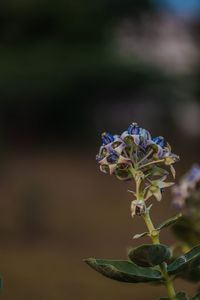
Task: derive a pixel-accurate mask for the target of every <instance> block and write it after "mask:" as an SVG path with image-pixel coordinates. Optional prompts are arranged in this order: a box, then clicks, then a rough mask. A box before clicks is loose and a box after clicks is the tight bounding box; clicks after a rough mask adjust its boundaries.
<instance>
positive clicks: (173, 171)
mask: <svg viewBox="0 0 200 300" xmlns="http://www.w3.org/2000/svg"><path fill="white" fill-rule="evenodd" d="M170 170H171V173H172V176H173V177H174V178H176V170H175V168H174V166H173V165H170Z"/></svg>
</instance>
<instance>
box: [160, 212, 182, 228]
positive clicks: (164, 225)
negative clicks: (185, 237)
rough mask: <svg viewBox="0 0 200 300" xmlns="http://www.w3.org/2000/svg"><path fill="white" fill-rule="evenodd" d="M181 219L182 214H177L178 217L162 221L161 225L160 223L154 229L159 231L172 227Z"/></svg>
mask: <svg viewBox="0 0 200 300" xmlns="http://www.w3.org/2000/svg"><path fill="white" fill-rule="evenodd" d="M181 217H182V214H178V215H176V216H174V217H172V218H170V219H168V220H166V221H164V222H163V223H161V224H160V225H159V226H158V227H157V228H156V229H157V230H161V229H164V228H166V227H169V226H171V225H174V224H175V223H176V222H177V221H178V220H179V219H180V218H181Z"/></svg>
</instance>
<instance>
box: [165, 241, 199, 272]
mask: <svg viewBox="0 0 200 300" xmlns="http://www.w3.org/2000/svg"><path fill="white" fill-rule="evenodd" d="M194 265H195V266H196V267H198V266H199V265H200V245H198V246H196V247H194V248H193V249H192V250H191V251H189V252H187V253H186V254H185V255H182V256H179V257H177V258H176V259H175V260H174V261H173V262H172V263H171V264H170V265H169V266H168V272H169V274H175V275H179V274H180V275H181V273H182V274H183V273H184V272H186V271H187V270H190V269H191V268H192V267H194Z"/></svg>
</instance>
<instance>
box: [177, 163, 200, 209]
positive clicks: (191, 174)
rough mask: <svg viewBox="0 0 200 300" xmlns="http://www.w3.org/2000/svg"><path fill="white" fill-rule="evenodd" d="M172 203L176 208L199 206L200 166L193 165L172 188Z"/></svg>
mask: <svg viewBox="0 0 200 300" xmlns="http://www.w3.org/2000/svg"><path fill="white" fill-rule="evenodd" d="M172 193H173V196H174V198H173V205H174V206H175V207H177V208H179V209H180V208H183V207H185V206H187V207H188V208H189V209H192V208H194V209H195V208H197V207H199V206H200V201H199V199H200V166H199V165H194V166H193V167H192V168H191V169H190V170H189V171H188V172H187V173H186V174H185V175H184V176H183V178H182V179H181V180H180V184H179V185H175V186H174V187H173V189H172Z"/></svg>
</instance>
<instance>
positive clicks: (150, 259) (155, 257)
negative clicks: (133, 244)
mask: <svg viewBox="0 0 200 300" xmlns="http://www.w3.org/2000/svg"><path fill="white" fill-rule="evenodd" d="M128 257H129V259H130V260H131V261H132V262H134V263H135V264H137V265H138V266H141V267H154V266H156V265H159V264H161V263H162V262H163V261H166V260H168V259H169V258H170V257H171V251H170V248H169V247H167V246H165V245H142V246H140V247H137V248H134V249H131V250H130V251H129V254H128Z"/></svg>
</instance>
